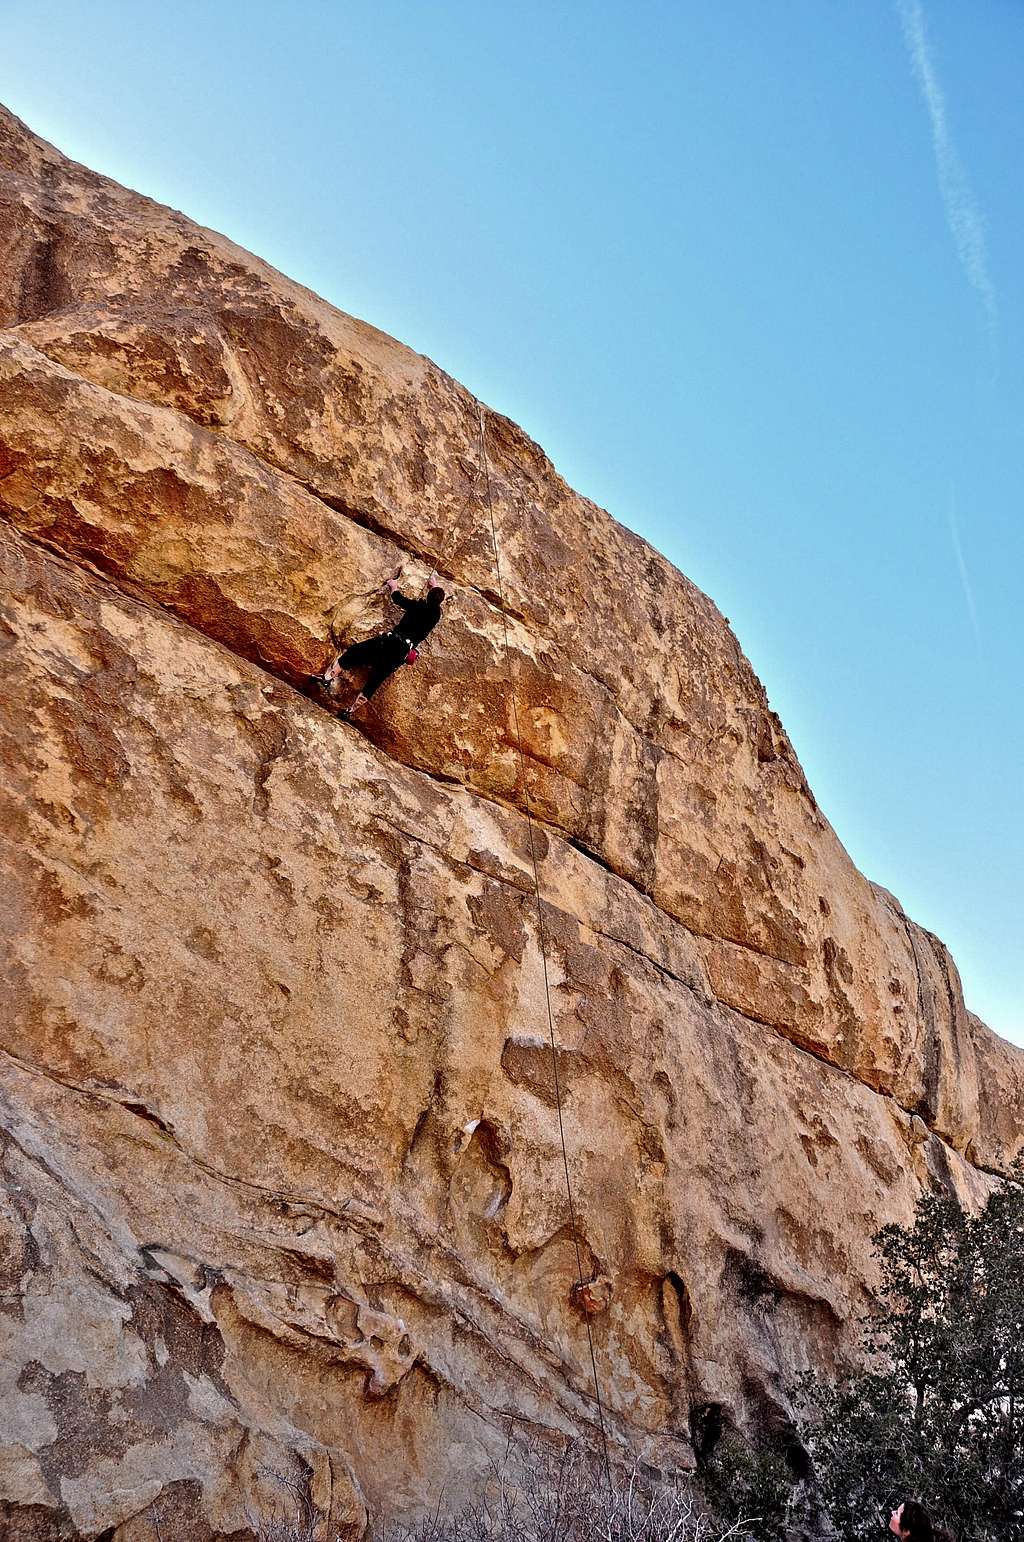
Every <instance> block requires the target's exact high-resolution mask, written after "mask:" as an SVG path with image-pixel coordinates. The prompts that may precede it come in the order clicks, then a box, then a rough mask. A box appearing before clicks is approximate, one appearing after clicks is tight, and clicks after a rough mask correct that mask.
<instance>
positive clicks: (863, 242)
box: [0, 0, 1024, 1042]
mask: <svg viewBox="0 0 1024 1542" xmlns="http://www.w3.org/2000/svg"><path fill="white" fill-rule="evenodd" d="M0 19H2V21H3V57H2V61H0V97H2V99H3V100H4V101H5V102H6V103H7V104H8V105H9V106H10V107H11V108H12V109H13V110H14V111H15V112H17V113H18V114H19V115H20V116H22V117H23V118H25V119H26V120H27V122H28V123H29V124H30V125H31V127H32V128H34V129H35V130H36V131H37V132H40V133H42V134H43V135H44V136H46V137H47V138H49V139H52V140H53V141H54V142H55V143H56V144H58V145H59V146H60V147H61V148H62V149H63V150H65V151H67V152H69V153H70V154H72V155H73V156H75V157H77V158H78V159H80V160H83V161H85V162H87V163H88V164H89V165H91V166H93V167H95V168H97V169H98V170H101V171H104V172H107V173H109V174H110V175H112V176H114V177H116V178H118V179H119V180H120V181H122V182H126V183H128V184H129V185H130V186H132V187H136V188H139V189H140V190H142V191H143V192H146V193H149V194H151V195H152V196H153V197H156V198H158V199H161V200H163V201H165V202H167V203H170V204H173V205H175V206H176V207H178V208H181V209H183V210H185V211H186V212H187V213H188V214H190V215H191V216H192V217H194V218H196V219H198V220H200V221H202V222H203V223H205V224H209V225H212V226H214V227H216V228H217V229H219V230H223V231H225V232H226V233H227V234H228V235H230V236H232V237H233V238H234V239H235V240H237V241H240V242H241V243H242V244H243V245H245V246H247V247H249V248H251V249H252V250H253V251H255V252H258V253H259V254H260V255H261V256H263V257H266V258H267V259H268V260H269V261H271V262H272V263H274V264H275V265H276V266H277V267H279V268H282V269H283V270H284V271H285V272H287V273H289V274H291V275H293V276H294V277H296V278H298V279H300V280H302V281H303V282H304V283H306V284H308V285H309V286H310V287H311V288H313V289H315V290H318V291H319V292H320V293H321V294H323V295H325V296H326V297H327V298H328V299H330V300H332V301H334V303H335V304H337V305H339V306H341V307H342V308H343V309H345V310H348V311H351V312H353V313H354V314H356V315H358V316H363V317H366V318H367V319H368V320H370V321H372V322H374V323H375V324H376V325H377V326H379V327H382V328H383V329H384V330H385V331H387V332H390V333H393V334H394V335H395V336H396V337H399V338H401V339H402V340H403V341H405V342H407V343H409V344H411V345H412V346H413V347H414V348H416V349H419V350H421V351H422V352H424V353H427V354H429V355H430V356H431V357H432V358H434V359H436V360H437V361H438V362H439V363H440V364H441V365H442V366H443V367H444V368H445V369H447V370H449V371H450V372H451V373H452V374H454V375H456V376H457V377H458V378H459V379H460V380H462V381H464V382H465V384H466V385H467V386H469V388H470V389H471V390H472V391H474V392H476V393H477V394H478V395H480V396H482V397H483V398H484V399H485V400H487V401H488V402H490V403H491V404H492V405H494V406H495V407H497V408H498V409H499V410H501V411H503V412H506V413H508V414H510V415H511V416H512V417H513V418H515V419H517V420H518V421H519V422H520V423H522V424H523V426H524V427H525V428H526V429H527V430H528V431H529V432H530V433H531V434H532V435H533V436H534V437H535V438H537V439H538V440H539V441H540V442H541V443H542V444H543V445H544V447H545V448H546V449H547V450H548V452H549V453H550V454H551V456H552V457H553V459H554V461H555V463H556V465H557V466H558V468H559V469H560V470H561V471H562V472H563V473H564V474H565V475H566V476H567V477H568V479H569V481H570V482H572V484H573V485H574V486H575V487H577V488H579V489H580V490H581V491H582V492H585V493H587V494H588V495H590V496H591V497H593V498H595V499H596V500H597V501H598V502H599V503H601V504H603V505H604V506H605V507H606V508H608V509H610V510H611V511H612V513H614V514H615V515H616V516H617V517H618V518H619V519H621V520H623V521H624V522H625V523H626V524H628V525H631V526H632V527H633V528H634V529H636V530H638V531H640V532H641V533H642V534H644V535H646V536H647V537H649V538H650V540H652V541H653V542H654V543H655V544H656V545H657V546H658V547H659V548H660V549H661V550H662V551H664V552H666V553H667V554H668V556H669V557H670V558H671V559H672V560H673V561H674V562H675V563H677V564H678V566H679V567H680V568H681V569H682V570H683V571H684V572H685V573H687V574H689V576H690V577H691V578H693V579H694V580H695V581H696V582H697V583H698V584H700V585H701V587H702V588H704V589H706V590H707V591H708V592H709V593H710V594H711V595H712V596H713V597H714V599H715V600H716V601H717V602H718V604H719V605H720V606H721V607H722V609H723V610H724V611H725V613H726V614H727V615H728V616H729V617H730V619H731V620H732V623H733V625H734V627H735V629H736V631H737V633H738V635H739V638H740V642H741V644H742V646H743V647H744V649H745V650H746V652H747V653H748V655H749V656H750V658H751V659H752V661H753V663H754V666H755V668H756V669H757V671H758V673H759V674H760V675H761V678H762V679H763V680H764V682H765V685H766V686H767V689H768V692H769V694H770V696H771V699H772V703H773V705H774V706H775V707H776V709H777V710H778V711H779V713H780V714H781V716H782V718H783V721H784V722H785V724H786V726H787V728H788V730H789V732H790V734H791V736H792V738H793V741H794V743H795V745H796V749H797V751H798V753H799V755H800V757H801V759H802V761H803V763H804V766H805V768H806V770H807V772H808V775H809V777H810V780H811V783H812V785H813V786H814V788H815V791H816V793H817V796H818V798H819V800H820V802H821V804H822V806H823V808H824V809H825V811H826V813H827V814H828V816H829V818H830V819H831V820H832V822H833V824H834V825H835V826H836V828H837V830H838V832H839V834H840V836H841V838H842V839H843V841H844V842H845V843H846V845H847V847H848V848H849V850H850V852H851V853H852V855H853V857H854V859H855V860H856V861H857V863H858V864H859V865H860V867H861V868H862V869H863V870H864V871H865V872H866V873H867V874H868V875H869V876H871V877H872V878H875V879H877V880H878V881H880V882H881V883H883V884H885V885H886V886H887V887H889V888H891V889H892V890H893V891H894V892H895V893H896V894H897V895H899V897H900V898H901V900H902V901H903V903H904V904H905V905H906V907H907V909H908V910H909V911H910V912H911V914H913V915H914V917H915V918H916V919H917V920H919V921H921V922H922V923H923V924H925V925H926V926H928V927H930V928H932V929H933V930H934V931H936V932H938V933H939V935H940V936H941V937H943V938H944V939H945V940H946V941H947V942H948V943H949V945H950V946H951V948H952V949H953V952H954V955H955V957H956V959H957V961H958V963H959V965H960V969H961V971H962V974H963V977H964V984H965V989H966V995H967V1000H968V1004H969V1005H970V1006H972V1007H973V1008H974V1010H976V1011H978V1012H979V1013H980V1014H981V1015H982V1016H983V1017H985V1018H986V1020H987V1021H988V1022H989V1023H990V1024H991V1025H992V1026H993V1027H994V1028H996V1029H997V1030H998V1031H1000V1032H1002V1033H1003V1034H1005V1035H1007V1036H1008V1037H1011V1038H1014V1039H1016V1040H1017V1041H1018V1042H1024V1004H1022V999H1021V998H1022V985H1024V948H1022V946H1021V929H1022V922H1024V901H1022V883H1024V820H1022V817H1021V773H1020V766H1021V759H1022V752H1024V734H1022V730H1021V689H1020V687H1021V675H1022V665H1024V624H1022V621H1021V607H1020V604H1019V588H1020V568H1021V560H1022V556H1024V533H1022V525H1021V513H1022V509H1021V505H1022V494H1024V442H1022V425H1024V411H1022V409H1024V214H1022V209H1024V204H1022V194H1021V167H1022V166H1024V91H1022V89H1021V81H1022V79H1024V5H1022V4H1020V3H1019V0H970V3H969V4H965V3H964V0H846V3H844V0H785V3H780V4H765V3H764V0H664V3H660V0H658V3H656V0H634V3H631V4H627V3H625V0H616V3H611V0H573V3H561V4H559V3H557V0H543V3H540V0H538V3H520V4H513V5H504V6H498V5H494V4H490V3H476V4H470V3H468V0H431V3H427V0H404V3H403V0H354V3H349V0H335V3H328V0H322V3H313V0H290V3H289V4H287V5H285V4H283V3H275V4H269V3H259V0H203V3H199V0H176V3H175V4H173V5H170V4H168V5H159V6H158V5H146V4H139V3H138V0H131V3H126V0H125V3H122V0H93V3H91V4H89V5H82V4H81V3H80V0H64V3H60V0H0Z"/></svg>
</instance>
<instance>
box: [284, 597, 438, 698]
mask: <svg viewBox="0 0 1024 1542" xmlns="http://www.w3.org/2000/svg"><path fill="white" fill-rule="evenodd" d="M436 579H437V574H436V573H432V574H431V576H430V585H429V587H428V589H427V595H426V599H423V600H411V599H409V597H408V596H407V595H404V594H403V593H402V592H401V590H400V589H399V587H398V579H397V578H389V579H388V581H387V583H386V584H385V585H384V588H385V590H386V591H387V593H388V595H389V596H390V598H391V599H392V601H393V602H394V603H395V604H396V605H400V606H401V607H402V610H403V611H404V612H405V614H404V616H403V617H402V620H401V621H399V623H398V624H397V626H395V627H394V628H393V629H392V630H391V631H390V632H381V633H379V634H378V635H377V636H376V637H367V638H366V639H365V641H363V642H357V643H353V644H352V645H351V647H348V648H346V649H345V650H344V652H342V653H339V654H338V656H337V658H335V659H334V661H333V662H332V663H330V664H328V666H327V668H326V669H325V670H324V671H323V672H322V673H321V674H319V675H310V676H309V683H310V685H314V686H317V687H319V688H320V689H321V690H323V691H325V692H326V693H327V694H328V695H330V696H333V695H334V693H335V688H336V686H337V684H338V681H339V680H340V678H341V672H342V670H343V669H362V668H367V667H368V668H369V673H368V674H367V676H366V679H365V680H364V682H363V685H362V689H361V690H360V691H359V694H358V695H357V696H356V698H355V700H354V701H353V702H351V703H350V704H349V706H348V707H346V708H345V710H344V711H343V712H341V713H339V716H340V717H341V718H342V719H343V720H344V721H345V722H346V723H347V722H349V721H350V720H351V718H352V716H353V714H354V713H356V712H358V711H359V709H360V708H361V707H364V706H365V705H366V703H367V702H368V701H369V699H370V697H371V696H373V695H374V694H375V693H376V692H377V691H379V690H380V688H381V686H382V685H383V684H384V681H385V680H387V679H388V678H389V676H391V675H393V674H394V673H395V671H396V670H397V669H401V667H402V665H403V664H415V662H416V660H417V658H418V657H419V644H420V643H421V642H422V641H423V639H424V638H425V637H426V636H427V635H428V633H430V632H432V631H433V630H434V627H435V626H436V625H437V623H438V622H439V621H440V619H441V606H442V604H443V603H444V590H443V589H442V588H440V587H439V586H438V584H437V583H436Z"/></svg>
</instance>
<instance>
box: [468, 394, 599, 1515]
mask: <svg viewBox="0 0 1024 1542" xmlns="http://www.w3.org/2000/svg"><path fill="white" fill-rule="evenodd" d="M479 412H480V461H481V465H482V466H483V469H484V488H485V492H486V497H487V513H488V518H489V520H490V526H491V549H492V551H493V553H494V572H495V577H496V579H497V584H498V606H499V609H500V610H501V622H502V628H503V632H504V648H505V674H506V676H507V677H508V693H509V700H510V702H511V703H512V723H513V727H514V729H515V736H516V748H517V751H518V755H519V771H520V776H521V777H522V782H523V801H524V804H525V809H526V827H527V831H528V832H529V838H530V862H531V866H532V868H533V898H534V904H535V906H536V911H537V939H538V941H539V943H540V956H541V964H542V966H543V971H544V999H545V1002H546V1004H547V1019H548V1038H549V1040H550V1042H551V1074H552V1081H553V1084H554V1091H555V1108H556V1109H557V1112H558V1138H559V1140H560V1142H561V1146H562V1166H563V1168H564V1170H565V1193H566V1198H567V1199H568V1201H569V1227H570V1230H571V1232H572V1242H573V1248H574V1249H575V1252H576V1273H577V1276H578V1280H577V1285H576V1290H577V1291H578V1292H579V1294H580V1295H581V1296H582V1295H583V1293H584V1291H585V1287H586V1281H585V1279H584V1276H583V1254H582V1252H581V1251H580V1239H579V1232H578V1230H577V1226H576V1206H575V1204H574V1202H573V1197H572V1180H571V1178H570V1176H569V1153H568V1149H567V1147H566V1142H565V1124H564V1121H563V1118H562V1089H561V1085H560V1082H559V1077H558V1044H557V1040H556V1037H555V1019H554V1013H553V1012H552V1009H551V983H550V978H549V973H548V949H547V931H546V929H545V926H544V909H543V904H542V901H541V897H540V863H539V860H538V857H537V843H536V836H535V828H534V818H533V808H532V806H531V803H530V789H529V783H528V782H527V779H526V756H525V753H524V751H523V738H522V734H521V732H520V729H519V707H518V704H517V702H516V682H515V675H514V673H513V670H512V650H511V648H510V646H509V640H508V615H507V613H506V610H505V592H504V585H503V582H502V577H501V558H500V556H499V552H498V530H497V525H496V524H495V519H494V499H493V496H492V493H491V468H490V461H489V457H488V454H487V427H486V424H485V422H484V409H483V407H482V406H481V407H480V409H479ZM474 485H475V479H474ZM584 1321H585V1322H586V1325H587V1341H588V1343H589V1345H590V1368H591V1371H592V1373H593V1377H594V1400H595V1403H596V1405H597V1422H598V1428H599V1429H600V1432H601V1449H602V1455H603V1457H604V1474H605V1479H606V1481H607V1484H608V1492H609V1493H611V1491H612V1468H611V1459H610V1457H609V1454H608V1435H607V1431H606V1429H605V1417H604V1403H603V1400H602V1397H601V1381H600V1377H599V1376H598V1373H597V1352H596V1350H595V1348H594V1332H593V1329H592V1328H591V1326H590V1317H589V1316H585V1318H584Z"/></svg>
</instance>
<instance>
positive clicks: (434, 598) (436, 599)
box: [427, 584, 444, 606]
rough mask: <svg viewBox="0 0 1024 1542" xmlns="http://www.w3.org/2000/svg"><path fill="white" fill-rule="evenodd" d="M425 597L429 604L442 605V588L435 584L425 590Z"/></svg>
mask: <svg viewBox="0 0 1024 1542" xmlns="http://www.w3.org/2000/svg"><path fill="white" fill-rule="evenodd" d="M427 599H428V601H429V602H430V604H431V605H437V606H440V605H442V604H443V603H444V590H443V589H439V588H438V587H437V585H436V584H435V585H434V587H433V588H432V589H428V590H427Z"/></svg>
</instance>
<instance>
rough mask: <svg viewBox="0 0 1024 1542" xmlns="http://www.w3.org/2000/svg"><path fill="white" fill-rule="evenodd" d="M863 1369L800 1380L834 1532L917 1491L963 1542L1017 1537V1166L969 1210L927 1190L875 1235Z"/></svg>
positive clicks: (849, 1535) (868, 1524) (1022, 1529)
mask: <svg viewBox="0 0 1024 1542" xmlns="http://www.w3.org/2000/svg"><path fill="white" fill-rule="evenodd" d="M875 1247H876V1252H877V1254H878V1256H879V1258H880V1260H881V1263H882V1268H883V1283H882V1287H881V1293H880V1306H879V1310H878V1312H877V1314H876V1315H875V1316H874V1317H873V1318H871V1319H869V1321H868V1322H867V1323H866V1324H865V1331H864V1349H865V1351H866V1355H867V1357H868V1358H867V1363H866V1367H865V1368H864V1369H863V1370H861V1371H859V1372H858V1373H856V1374H854V1375H852V1376H849V1377H847V1378H846V1379H845V1380H843V1381H841V1382H840V1383H839V1384H838V1385H828V1384H825V1383H823V1382H820V1381H809V1382H806V1383H805V1384H804V1386H803V1388H802V1395H803V1400H804V1418H803V1422H802V1431H801V1432H802V1435H803V1438H804V1440H805V1442H806V1444H807V1446H808V1448H809V1450H810V1452H811V1456H812V1459H813V1463H814V1470H815V1477H816V1482H817V1486H818V1490H819V1493H820V1497H821V1501H822V1504H823V1507H824V1509H825V1512H826V1513H827V1515H828V1516H829V1518H830V1520H831V1522H832V1525H833V1526H834V1527H835V1531H836V1535H837V1536H838V1537H839V1538H840V1539H842V1542H868V1539H869V1538H870V1539H872V1542H877V1539H878V1537H879V1536H880V1535H882V1536H884V1534H885V1530H884V1528H885V1526H886V1525H887V1523H888V1516H889V1510H890V1506H891V1505H892V1503H893V1502H896V1503H898V1502H899V1500H901V1499H903V1498H905V1497H907V1496H916V1497H918V1498H920V1499H922V1500H923V1501H924V1502H925V1504H926V1505H927V1506H928V1507H929V1509H930V1510H932V1511H933V1512H934V1513H935V1514H936V1515H937V1516H938V1517H940V1518H941V1519H942V1520H944V1521H945V1523H946V1524H947V1525H949V1526H950V1527H951V1529H952V1530H953V1531H954V1533H955V1534H956V1535H957V1536H958V1537H959V1538H960V1539H961V1542H1024V1163H1021V1162H1018V1163H1017V1164H1016V1165H1015V1167H1014V1170H1013V1173H1012V1175H1011V1177H1010V1178H1009V1179H1008V1180H1006V1181H1005V1182H1003V1183H1001V1184H1000V1185H999V1186H998V1187H997V1188H996V1189H995V1190H994V1192H993V1193H992V1194H991V1195H990V1197H989V1199H988V1201H987V1203H986V1204H985V1206H984V1208H983V1209H982V1210H981V1211H980V1212H979V1213H978V1214H977V1215H970V1214H968V1213H967V1212H966V1211H965V1210H964V1209H963V1208H962V1207H961V1205H960V1204H959V1203H958V1202H957V1201H956V1199H954V1198H951V1197H949V1196H947V1195H939V1194H926V1195H924V1196H922V1198H921V1200H920V1201H919V1203H918V1207H917V1214H916V1217H915V1220H914V1223H913V1225H912V1226H909V1227H903V1226H886V1227H885V1228H883V1230H882V1231H880V1232H879V1233H878V1235H877V1236H876V1238H875Z"/></svg>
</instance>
